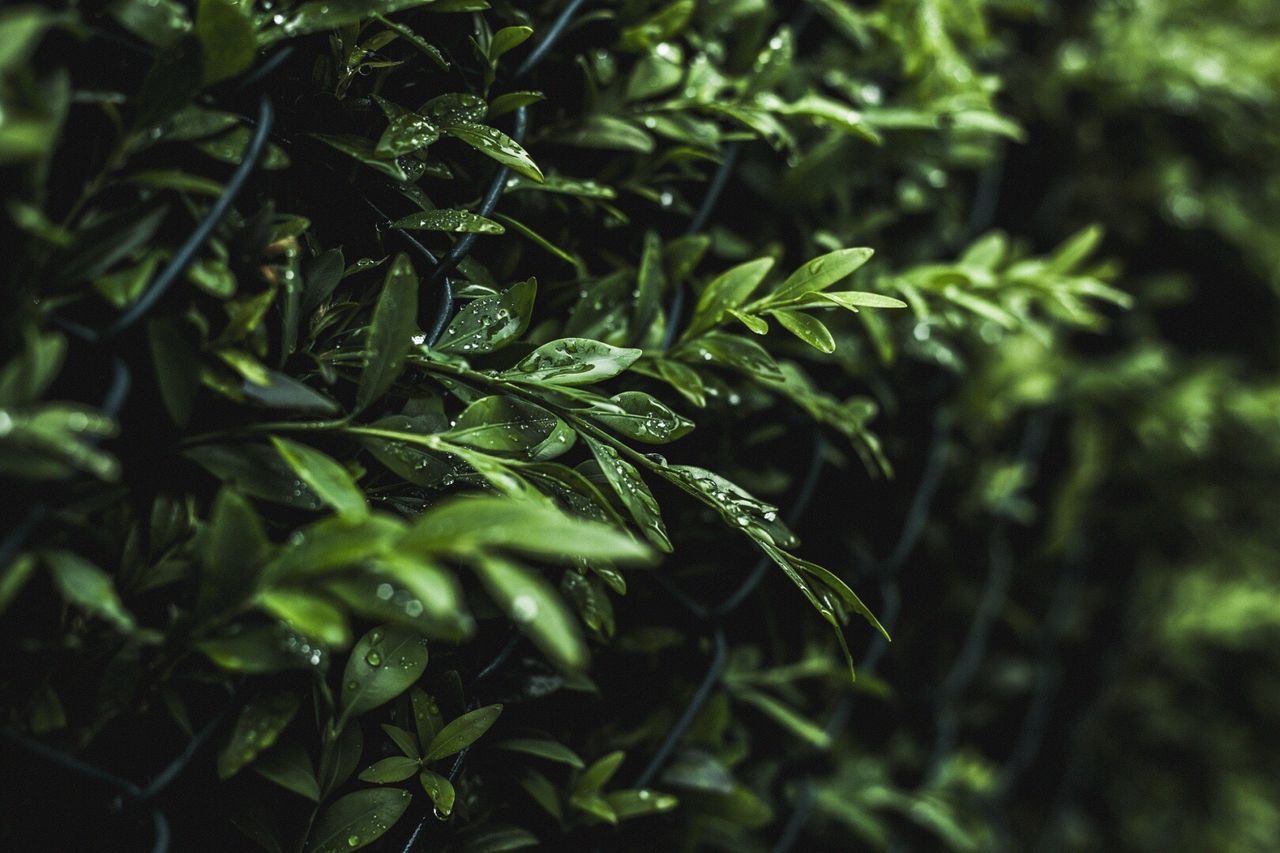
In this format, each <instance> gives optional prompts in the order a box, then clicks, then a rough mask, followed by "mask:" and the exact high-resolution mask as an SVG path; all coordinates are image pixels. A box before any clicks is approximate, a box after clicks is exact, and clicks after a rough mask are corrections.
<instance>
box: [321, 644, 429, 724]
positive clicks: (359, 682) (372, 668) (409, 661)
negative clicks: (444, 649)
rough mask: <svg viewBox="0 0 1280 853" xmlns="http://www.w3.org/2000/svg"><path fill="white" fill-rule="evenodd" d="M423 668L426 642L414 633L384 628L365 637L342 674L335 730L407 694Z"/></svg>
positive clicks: (352, 653) (352, 652)
mask: <svg viewBox="0 0 1280 853" xmlns="http://www.w3.org/2000/svg"><path fill="white" fill-rule="evenodd" d="M426 668H427V641H426V640H424V639H423V638H422V637H421V636H420V635H419V634H417V633H416V632H414V631H410V630H408V629H407V628H402V627H400V626H397V625H386V626H383V627H380V628H374V629H373V630H372V631H370V632H369V633H368V634H365V635H364V636H363V637H361V638H360V641H359V642H357V643H356V644H355V647H354V648H352V650H351V656H350V657H349V658H347V666H346V669H345V670H343V673H342V701H341V702H340V703H339V707H340V708H341V714H340V716H339V718H338V725H337V728H343V727H344V726H345V724H346V722H347V721H348V720H350V719H351V718H352V717H358V716H360V715H361V714H363V713H365V712H366V711H370V710H372V709H374V708H377V707H378V706H380V705H384V704H386V703H387V702H390V701H391V700H392V699H394V698H396V697H397V696H399V695H400V694H401V693H403V692H404V691H406V690H408V689H409V688H410V687H411V686H412V685H413V683H414V682H415V681H417V680H418V678H420V677H421V676H422V673H423V671H424V670H426Z"/></svg>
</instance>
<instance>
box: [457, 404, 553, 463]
mask: <svg viewBox="0 0 1280 853" xmlns="http://www.w3.org/2000/svg"><path fill="white" fill-rule="evenodd" d="M576 435H577V433H575V432H574V431H573V430H572V429H570V428H569V426H568V425H567V424H566V423H565V422H564V421H562V420H560V418H558V417H556V416H555V415H553V414H552V413H551V412H549V411H547V410H546V409H544V408H542V407H541V406H538V405H535V404H533V403H530V402H527V401H525V400H522V399H520V398H519V397H508V396H497V395H495V396H491V397H482V398H481V399H479V400H476V401H475V402H474V403H472V404H471V405H469V406H467V408H466V409H465V410H464V411H463V412H462V414H460V415H458V420H457V423H456V424H454V426H453V428H452V429H450V430H449V431H448V432H446V433H444V434H443V435H442V436H441V437H442V438H444V439H446V440H447V441H450V442H453V443H456V444H465V445H467V446H468V447H475V448H477V449H479V450H487V451H490V452H494V453H516V454H520V455H521V456H527V457H528V458H530V459H552V458H554V457H556V456H559V455H560V454H562V453H564V452H565V451H567V450H569V448H570V447H572V446H573V440H574V438H575V437H576Z"/></svg>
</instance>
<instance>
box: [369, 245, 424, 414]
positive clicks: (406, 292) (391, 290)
mask: <svg viewBox="0 0 1280 853" xmlns="http://www.w3.org/2000/svg"><path fill="white" fill-rule="evenodd" d="M417 322H418V277H417V276H416V275H415V274H414V271H413V265H412V264H411V263H409V258H408V257H407V256H406V255H404V254H399V255H396V257H395V259H394V260H393V261H392V262H391V268H390V269H389V270H388V271H387V277H386V280H385V281H384V282H383V285H382V295H381V296H380V297H379V298H378V305H377V307H376V308H375V309H374V312H373V322H372V324H371V325H370V326H369V337H368V341H367V343H366V349H367V350H368V362H367V363H366V364H365V368H364V371H363V372H362V373H361V374H360V384H359V386H358V387H357V389H356V410H357V411H360V410H363V409H365V408H366V407H367V406H368V405H369V404H370V403H372V402H373V401H374V400H376V399H378V398H379V397H381V396H382V395H383V394H384V393H385V392H386V390H387V389H388V388H390V387H391V383H393V382H395V381H396V377H398V376H399V375H400V370H401V368H402V367H403V366H404V357H405V355H406V354H407V353H408V352H409V347H410V346H411V345H412V343H413V332H414V330H415V329H416V328H417Z"/></svg>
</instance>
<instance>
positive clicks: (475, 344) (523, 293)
mask: <svg viewBox="0 0 1280 853" xmlns="http://www.w3.org/2000/svg"><path fill="white" fill-rule="evenodd" d="M537 292H538V282H537V280H536V279H532V278H531V279H529V280H527V281H521V282H517V283H515V284H513V285H512V286H511V287H510V289H508V290H507V291H505V292H503V293H499V294H498V295H496V296H484V297H481V298H480V299H476V300H474V301H472V302H469V303H467V304H466V305H465V306H463V308H462V310H460V311H459V312H458V314H457V316H455V317H454V318H453V321H452V322H451V323H449V327H448V328H447V329H445V330H444V334H443V335H441V337H440V340H439V342H437V343H436V349H438V350H440V351H441V352H456V353H463V354H472V355H482V354H484V353H487V352H493V351H494V350H497V349H500V348H502V347H503V346H505V345H506V344H508V343H511V342H512V341H513V340H515V339H516V338H518V337H520V335H522V334H524V331H525V329H526V328H528V326H529V317H530V316H531V314H532V313H533V300H534V297H535V295H536V294H537Z"/></svg>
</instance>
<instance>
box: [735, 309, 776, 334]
mask: <svg viewBox="0 0 1280 853" xmlns="http://www.w3.org/2000/svg"><path fill="white" fill-rule="evenodd" d="M728 314H729V316H730V317H732V318H733V319H735V320H737V321H738V322H739V323H741V324H742V325H744V326H746V327H747V329H749V330H750V331H752V332H754V333H755V334H757V335H767V334H768V333H769V323H768V322H767V321H766V320H765V319H764V318H763V317H757V316H756V315H755V314H748V313H746V312H745V311H739V310H738V309H737V308H730V309H729V311H728Z"/></svg>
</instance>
